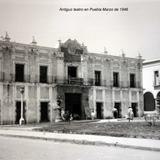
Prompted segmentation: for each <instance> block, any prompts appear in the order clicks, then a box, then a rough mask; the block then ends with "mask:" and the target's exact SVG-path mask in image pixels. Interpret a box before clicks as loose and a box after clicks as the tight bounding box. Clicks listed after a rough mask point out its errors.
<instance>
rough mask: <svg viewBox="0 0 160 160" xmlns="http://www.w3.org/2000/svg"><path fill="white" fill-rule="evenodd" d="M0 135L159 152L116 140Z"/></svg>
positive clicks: (156, 149)
mask: <svg viewBox="0 0 160 160" xmlns="http://www.w3.org/2000/svg"><path fill="white" fill-rule="evenodd" d="M0 136H3V137H16V138H25V139H35V140H36V139H37V140H45V141H54V142H62V143H73V144H82V145H96V146H110V147H120V148H130V149H138V150H146V151H156V152H160V148H153V147H144V146H135V145H126V144H120V143H118V142H116V143H107V142H102V141H89V140H76V139H58V138H48V137H35V136H24V135H13V134H0Z"/></svg>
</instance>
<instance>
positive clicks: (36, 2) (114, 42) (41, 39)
mask: <svg viewBox="0 0 160 160" xmlns="http://www.w3.org/2000/svg"><path fill="white" fill-rule="evenodd" d="M60 8H62V9H64V8H67V9H72V11H68V12H66V11H60ZM73 8H81V9H88V10H87V11H73ZM91 8H93V9H96V8H100V9H103V8H106V9H107V8H113V9H114V8H118V9H119V11H110V12H107V11H103V10H102V11H93V9H91ZM120 8H128V11H120ZM6 31H7V32H8V33H9V35H10V37H11V40H12V41H16V42H21V43H27V44H29V43H30V42H31V41H32V36H35V38H36V41H37V43H38V45H43V46H49V47H57V46H58V40H59V39H60V40H61V41H62V42H64V41H66V40H67V39H69V38H71V39H77V40H78V41H79V42H80V43H84V44H85V45H86V46H87V47H88V50H89V52H94V53H103V51H104V47H105V48H106V50H107V51H108V54H112V55H121V54H122V51H123V52H124V53H125V54H126V56H128V57H136V56H137V55H138V53H140V54H141V55H142V57H143V58H144V59H157V58H160V1H159V0H77V1H76V0H27V1H26V0H0V35H1V36H2V35H4V34H5V32H6Z"/></svg>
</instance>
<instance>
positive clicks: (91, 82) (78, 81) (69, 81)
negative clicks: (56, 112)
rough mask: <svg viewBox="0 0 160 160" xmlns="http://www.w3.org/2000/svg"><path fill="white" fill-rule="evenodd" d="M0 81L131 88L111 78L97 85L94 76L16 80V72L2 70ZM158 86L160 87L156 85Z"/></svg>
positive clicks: (29, 76) (37, 76) (126, 83)
mask: <svg viewBox="0 0 160 160" xmlns="http://www.w3.org/2000/svg"><path fill="white" fill-rule="evenodd" d="M0 82H9V83H14V82H17V83H42V84H60V85H79V86H82V85H83V86H97V87H110V88H112V87H116V88H130V86H129V82H126V81H125V82H124V81H119V86H113V81H111V80H101V81H100V83H99V84H98V85H97V84H96V80H95V79H93V78H88V79H87V80H84V79H83V78H73V77H72V78H66V79H63V78H58V77H55V76H47V77H46V81H44V82H40V76H39V75H24V77H23V81H16V80H15V74H8V73H4V72H1V73H0ZM156 87H160V85H159V86H156ZM135 88H141V84H140V82H136V86H135Z"/></svg>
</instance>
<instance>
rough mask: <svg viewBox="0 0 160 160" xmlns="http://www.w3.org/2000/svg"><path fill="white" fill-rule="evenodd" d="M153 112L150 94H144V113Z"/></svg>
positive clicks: (153, 103) (153, 102) (153, 101)
mask: <svg viewBox="0 0 160 160" xmlns="http://www.w3.org/2000/svg"><path fill="white" fill-rule="evenodd" d="M154 110H155V100H154V96H153V94H152V93H151V92H146V93H145V94H144V111H154Z"/></svg>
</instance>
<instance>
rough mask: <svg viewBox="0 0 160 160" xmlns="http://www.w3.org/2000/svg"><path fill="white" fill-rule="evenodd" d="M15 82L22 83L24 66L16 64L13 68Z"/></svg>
mask: <svg viewBox="0 0 160 160" xmlns="http://www.w3.org/2000/svg"><path fill="white" fill-rule="evenodd" d="M15 81H16V82H24V64H16V66H15Z"/></svg>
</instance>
